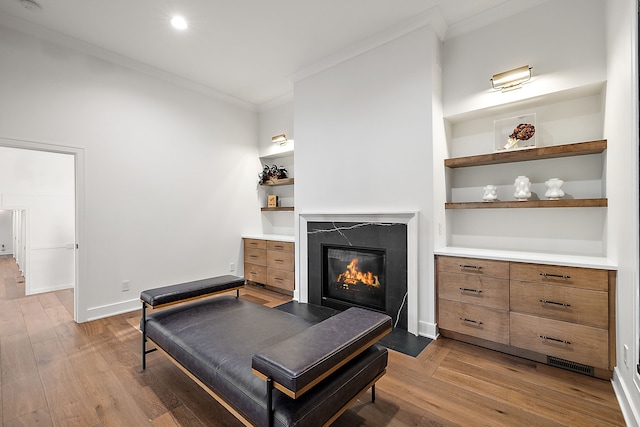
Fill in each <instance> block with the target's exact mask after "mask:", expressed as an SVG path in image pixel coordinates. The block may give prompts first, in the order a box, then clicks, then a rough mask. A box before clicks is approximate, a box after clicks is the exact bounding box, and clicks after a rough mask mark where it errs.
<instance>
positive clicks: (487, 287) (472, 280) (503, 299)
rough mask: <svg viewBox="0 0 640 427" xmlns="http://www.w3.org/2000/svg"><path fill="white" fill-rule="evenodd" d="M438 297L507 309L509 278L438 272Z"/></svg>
mask: <svg viewBox="0 0 640 427" xmlns="http://www.w3.org/2000/svg"><path fill="white" fill-rule="evenodd" d="M438 297H440V298H446V299H448V300H453V301H460V302H465V303H469V304H476V305H481V306H484V307H493V308H499V309H502V310H509V280H507V279H497V278H495V277H484V276H477V275H473V274H463V273H450V272H448V271H444V272H441V273H438Z"/></svg>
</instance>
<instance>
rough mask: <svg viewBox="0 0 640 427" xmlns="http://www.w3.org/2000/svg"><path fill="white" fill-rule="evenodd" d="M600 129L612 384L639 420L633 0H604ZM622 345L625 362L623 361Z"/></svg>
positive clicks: (628, 414)
mask: <svg viewBox="0 0 640 427" xmlns="http://www.w3.org/2000/svg"><path fill="white" fill-rule="evenodd" d="M606 3H607V9H606V12H607V13H606V15H605V16H606V23H607V37H606V42H607V69H608V73H607V74H608V82H607V103H606V120H605V135H606V137H607V139H608V140H609V141H610V143H609V145H608V148H607V163H608V165H609V168H608V170H607V189H608V198H609V209H608V212H609V221H608V224H609V230H608V232H609V237H610V238H609V245H608V252H609V256H610V258H611V259H613V260H615V261H616V263H617V264H618V274H617V294H616V298H617V300H616V323H617V330H616V331H617V336H616V347H617V348H616V355H617V364H616V368H615V373H614V374H615V378H614V379H615V380H614V386H615V389H616V393H617V394H618V395H619V400H620V401H621V406H622V409H623V412H624V413H625V418H626V420H627V423H628V425H630V426H634V425H635V426H637V425H640V377H638V374H637V371H636V364H637V363H638V352H639V351H640V349H639V348H638V304H639V302H638V286H639V284H638V271H639V266H638V263H639V260H638V255H639V253H638V233H639V230H638V69H637V61H638V57H637V51H638V39H637V21H636V20H637V10H636V7H637V2H635V1H633V0H624V1H617V2H606ZM625 346H627V348H628V349H629V350H628V351H627V353H628V355H627V362H626V363H625V361H624V354H625V348H624V347H625Z"/></svg>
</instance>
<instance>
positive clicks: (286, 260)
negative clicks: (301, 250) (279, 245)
mask: <svg viewBox="0 0 640 427" xmlns="http://www.w3.org/2000/svg"><path fill="white" fill-rule="evenodd" d="M267 267H269V268H278V269H281V270H289V271H293V252H278V251H267Z"/></svg>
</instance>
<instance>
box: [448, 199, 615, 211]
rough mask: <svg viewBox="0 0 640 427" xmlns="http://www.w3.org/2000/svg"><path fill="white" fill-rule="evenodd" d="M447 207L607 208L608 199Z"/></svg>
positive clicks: (450, 204) (456, 204)
mask: <svg viewBox="0 0 640 427" xmlns="http://www.w3.org/2000/svg"><path fill="white" fill-rule="evenodd" d="M444 207H445V209H501V208H507V209H512V208H606V207H607V199H561V200H527V201H509V202H455V203H445V204H444Z"/></svg>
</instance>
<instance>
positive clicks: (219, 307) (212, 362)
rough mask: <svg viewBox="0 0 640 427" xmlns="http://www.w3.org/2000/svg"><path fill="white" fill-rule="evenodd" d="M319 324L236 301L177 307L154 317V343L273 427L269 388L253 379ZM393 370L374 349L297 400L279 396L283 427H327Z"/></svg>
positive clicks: (277, 417)
mask: <svg viewBox="0 0 640 427" xmlns="http://www.w3.org/2000/svg"><path fill="white" fill-rule="evenodd" d="M312 325H313V323H312V322H309V321H307V320H304V319H302V318H300V317H297V316H294V315H291V314H288V313H284V312H282V311H280V310H275V309H272V308H268V307H264V306H262V305H259V304H255V303H252V302H250V301H246V300H242V299H238V298H235V297H232V296H220V297H217V298H211V299H207V300H201V301H196V302H193V303H190V304H189V306H188V308H187V309H185V306H176V307H170V308H167V309H165V310H161V311H157V312H153V313H151V314H149V315H148V317H147V324H146V330H147V336H148V337H149V338H150V339H151V340H153V341H154V342H156V343H157V344H158V345H159V346H161V347H162V348H163V349H164V350H165V351H166V352H167V353H169V354H170V355H171V356H172V357H173V358H174V359H176V360H178V361H179V362H180V363H181V364H182V365H183V366H184V367H185V368H187V369H188V370H189V371H190V372H191V373H192V374H193V375H195V376H196V377H197V378H199V379H200V380H201V381H202V382H203V383H205V384H206V385H207V386H208V387H209V388H210V389H211V390H212V391H214V392H215V393H216V394H217V395H219V396H221V397H223V398H224V399H225V400H226V401H227V402H228V403H229V404H230V405H231V406H233V407H234V408H236V410H237V411H238V412H240V413H241V414H243V416H245V417H246V418H247V419H248V420H250V421H251V422H253V423H255V424H256V425H258V426H262V425H267V407H266V393H267V387H266V383H265V381H264V380H262V379H260V378H258V377H257V376H256V375H254V374H253V373H252V372H251V364H252V357H253V355H254V354H255V353H257V352H260V351H262V350H264V349H266V348H268V347H270V346H271V345H272V344H275V343H278V342H281V341H284V340H286V339H288V338H290V337H292V336H294V335H296V334H298V333H300V332H302V331H304V330H306V329H307V328H309V327H310V326H312ZM386 365H387V350H386V349H385V348H384V347H381V346H378V345H374V346H372V347H371V348H369V349H368V350H366V351H364V352H363V353H362V354H360V355H359V356H358V357H356V358H354V359H353V360H352V361H350V362H349V363H347V364H346V365H345V366H343V367H342V368H341V369H340V370H338V371H337V372H336V373H335V374H334V375H332V376H330V377H329V378H327V379H325V380H324V381H322V382H321V383H320V384H319V385H318V386H316V387H314V388H313V389H312V390H311V391H309V392H308V393H306V394H305V395H303V396H302V397H301V398H299V399H296V400H293V399H290V398H289V397H287V396H285V395H284V394H282V393H280V392H279V391H277V390H274V392H273V407H274V408H275V414H274V421H275V423H274V425H276V426H315V425H322V424H323V423H324V422H325V421H327V420H328V419H329V418H330V417H331V415H332V414H334V413H335V411H336V410H337V409H338V408H340V407H342V406H343V405H344V404H345V403H347V402H348V401H349V400H350V399H351V398H352V397H354V396H355V395H356V394H357V393H358V392H359V391H361V390H362V389H364V388H365V387H366V386H367V385H368V384H369V383H370V382H371V381H372V380H373V379H374V378H375V377H376V376H377V375H378V374H379V373H380V372H382V371H384V369H385V367H386Z"/></svg>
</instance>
